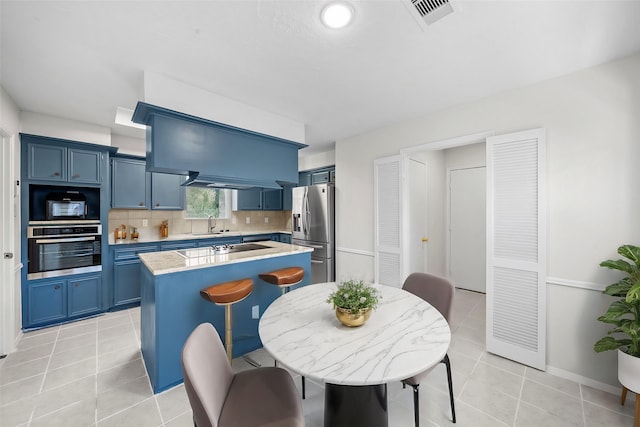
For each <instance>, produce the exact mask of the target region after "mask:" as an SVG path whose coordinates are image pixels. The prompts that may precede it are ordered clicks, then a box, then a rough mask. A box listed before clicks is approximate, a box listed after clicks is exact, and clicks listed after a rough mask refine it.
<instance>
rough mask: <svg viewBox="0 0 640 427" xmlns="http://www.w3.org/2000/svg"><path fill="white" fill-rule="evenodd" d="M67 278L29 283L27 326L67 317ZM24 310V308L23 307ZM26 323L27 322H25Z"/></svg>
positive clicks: (26, 311) (26, 312)
mask: <svg viewBox="0 0 640 427" xmlns="http://www.w3.org/2000/svg"><path fill="white" fill-rule="evenodd" d="M66 296H67V283H66V281H65V280H40V281H38V282H37V283H30V284H28V285H27V304H26V308H27V310H25V313H24V314H25V315H26V316H25V317H26V318H27V319H26V325H25V326H26V327H30V326H35V325H41V324H46V323H52V322H55V321H59V320H64V319H65V318H66V317H67V298H66ZM23 310H24V308H23ZM23 323H25V322H23Z"/></svg>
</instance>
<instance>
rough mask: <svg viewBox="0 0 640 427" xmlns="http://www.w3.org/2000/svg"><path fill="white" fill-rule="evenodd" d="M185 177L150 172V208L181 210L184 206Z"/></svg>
mask: <svg viewBox="0 0 640 427" xmlns="http://www.w3.org/2000/svg"><path fill="white" fill-rule="evenodd" d="M184 181H185V177H184V176H182V175H171V174H166V173H152V174H151V209H159V210H177V211H181V210H183V209H184V206H185V194H186V190H185V188H184V187H182V185H181V184H182V183H184Z"/></svg>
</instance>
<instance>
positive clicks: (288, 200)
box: [282, 186, 293, 211]
mask: <svg viewBox="0 0 640 427" xmlns="http://www.w3.org/2000/svg"><path fill="white" fill-rule="evenodd" d="M291 209H293V189H292V187H289V186H287V187H284V188H283V189H282V210H283V211H290V210H291Z"/></svg>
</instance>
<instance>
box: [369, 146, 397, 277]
mask: <svg viewBox="0 0 640 427" xmlns="http://www.w3.org/2000/svg"><path fill="white" fill-rule="evenodd" d="M400 177H401V156H399V155H398V156H392V157H385V158H382V159H377V160H375V161H374V172H373V181H374V212H375V215H374V218H375V219H374V221H375V281H376V283H380V284H383V285H389V286H395V287H398V288H399V287H401V286H402V283H401V275H402V273H401V266H402V249H401V248H402V245H401V243H402V242H401V239H400V236H401V235H402V234H401V222H400V206H401V187H400V185H401V178H400Z"/></svg>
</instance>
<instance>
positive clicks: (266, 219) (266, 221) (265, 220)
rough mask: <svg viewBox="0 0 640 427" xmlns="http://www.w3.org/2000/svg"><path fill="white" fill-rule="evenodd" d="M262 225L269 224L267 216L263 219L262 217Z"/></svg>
mask: <svg viewBox="0 0 640 427" xmlns="http://www.w3.org/2000/svg"><path fill="white" fill-rule="evenodd" d="M264 223H265V224H269V217H268V216H265V217H264Z"/></svg>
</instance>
